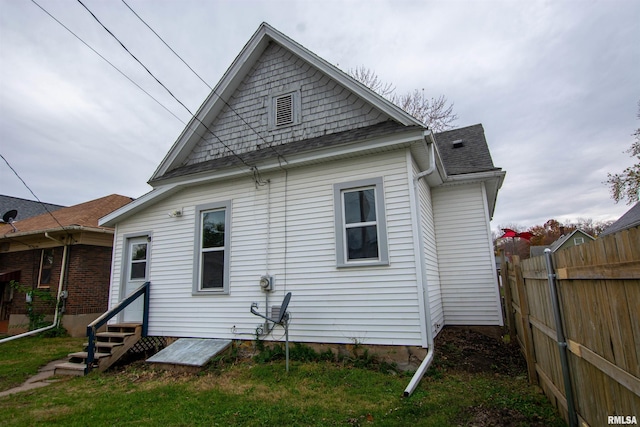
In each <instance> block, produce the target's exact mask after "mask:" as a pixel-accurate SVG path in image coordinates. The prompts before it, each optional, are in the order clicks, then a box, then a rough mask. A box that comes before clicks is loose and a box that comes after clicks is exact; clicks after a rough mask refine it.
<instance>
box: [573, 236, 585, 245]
mask: <svg viewBox="0 0 640 427" xmlns="http://www.w3.org/2000/svg"><path fill="white" fill-rule="evenodd" d="M583 243H584V237H574V238H573V244H574V245H576V246H578V245H581V244H583Z"/></svg>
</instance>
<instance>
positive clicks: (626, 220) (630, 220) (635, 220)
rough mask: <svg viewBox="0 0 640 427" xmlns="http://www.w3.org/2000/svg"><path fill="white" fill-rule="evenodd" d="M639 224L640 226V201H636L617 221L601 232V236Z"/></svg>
mask: <svg viewBox="0 0 640 427" xmlns="http://www.w3.org/2000/svg"><path fill="white" fill-rule="evenodd" d="M638 226H640V202H638V203H636V204H635V205H634V206H633V207H632V208H631V209H629V210H628V211H627V212H626V213H625V214H624V215H622V216H621V217H620V219H618V220H617V221H616V222H614V223H613V224H611V225H610V226H609V227H607V228H605V230H604V231H603V232H602V233H600V236H599V237H602V236H606V235H608V234H613V233H617V232H618V231H622V230H626V229H628V228H633V227H638Z"/></svg>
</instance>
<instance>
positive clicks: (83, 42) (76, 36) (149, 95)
mask: <svg viewBox="0 0 640 427" xmlns="http://www.w3.org/2000/svg"><path fill="white" fill-rule="evenodd" d="M31 2H32V3H34V4H35V5H36V6H38V7H39V8H40V9H41V10H42V11H43V12H45V13H46V14H47V15H49V17H50V18H51V19H53V20H54V21H55V22H57V23H58V24H59V25H60V26H61V27H62V28H64V29H65V30H67V31H68V32H69V33H71V34H72V35H73V36H74V37H75V38H76V39H78V40H79V41H80V42H82V44H84V45H85V46H86V47H88V48H89V49H91V51H92V52H93V53H95V54H96V55H98V56H99V57H100V58H101V59H102V60H103V61H105V62H106V63H107V64H109V65H110V66H111V67H112V68H114V69H115V70H116V71H117V72H119V73H120V74H121V75H122V76H124V77H125V78H126V79H127V80H129V81H130V82H131V83H133V84H134V85H135V86H136V87H137V88H138V89H140V90H141V91H142V92H143V93H144V94H146V95H147V96H148V97H149V98H151V99H153V100H154V101H155V102H156V103H157V104H158V105H160V106H161V107H162V108H164V109H165V110H166V111H167V112H168V113H169V114H171V115H172V116H173V117H175V118H176V119H177V120H178V121H179V122H180V123H182V124H184V125H185V126H187V127H189V125H188V124H187V123H185V122H184V121H183V120H182V119H181V118H180V117H178V116H177V115H176V114H174V113H173V112H172V111H171V110H169V109H168V108H167V107H166V106H165V105H164V104H162V103H161V102H160V101H158V100H157V99H156V98H154V97H153V96H152V95H151V94H150V93H149V92H147V91H146V90H144V89H143V88H142V87H141V86H140V85H139V84H138V83H136V82H135V81H134V80H133V79H131V78H130V77H129V76H128V75H126V74H125V73H124V72H123V71H121V70H120V69H119V68H118V67H116V66H115V65H114V64H113V63H112V62H110V61H109V60H108V59H107V58H105V57H104V56H103V55H101V54H100V52H98V51H97V50H95V49H94V48H93V47H92V46H91V45H89V44H88V43H87V42H86V41H84V40H83V39H82V38H81V37H80V36H78V35H77V34H76V33H74V32H73V31H72V30H71V29H69V27H67V26H66V25H64V24H63V23H62V22H61V21H60V20H58V19H57V18H56V17H55V16H53V15H52V14H51V13H50V12H49V11H48V10H46V9H45V8H44V7H42V6H41V5H40V4H38V3H37V2H36V1H35V0H31ZM205 127H206V126H205ZM192 130H193V132H194V133H195V134H196V135H198V136H199V137H200V138H202V139H204V136H203V135H201V134H200V133H199V132H198V131H197V129H192ZM207 130H209V129H208V128H207ZM209 132H211V130H209ZM211 134H212V135H213V136H215V137H216V138H218V137H217V136H216V135H215V134H214V133H213V132H211ZM218 139H219V138H218ZM220 142H221V143H222V144H223V145H225V144H224V143H223V142H222V141H220ZM225 146H226V145H225ZM241 170H242V169H241ZM242 171H243V173H245V174H247V173H246V172H245V171H244V170H242Z"/></svg>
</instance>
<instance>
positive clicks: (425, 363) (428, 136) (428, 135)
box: [403, 131, 436, 397]
mask: <svg viewBox="0 0 640 427" xmlns="http://www.w3.org/2000/svg"><path fill="white" fill-rule="evenodd" d="M424 140H425V143H426V144H427V145H428V146H429V147H430V148H431V152H430V156H429V163H430V165H429V167H428V168H427V170H425V171H422V172H420V173H419V174H418V175H416V176H415V177H414V178H413V201H414V204H415V209H416V211H415V216H414V218H415V219H414V221H416V222H415V223H414V226H415V227H416V230H415V231H416V235H417V236H419V237H418V251H419V254H418V258H419V259H420V271H419V274H420V277H419V278H418V288H419V291H420V295H421V297H422V301H423V303H424V318H425V328H426V335H427V349H428V350H427V355H426V356H425V358H424V359H423V360H422V363H421V364H420V366H419V367H418V370H417V371H416V373H415V374H414V375H413V377H412V378H411V381H410V382H409V384H408V385H407V388H405V390H404V393H403V396H404V397H409V396H411V394H412V393H413V392H414V391H415V389H416V387H418V384H419V383H420V380H422V377H424V374H425V373H426V372H427V369H429V366H431V363H432V362H433V359H434V356H435V343H434V338H433V324H432V323H431V310H430V309H429V301H428V298H427V301H425V298H424V295H425V293H427V295H428V289H427V288H425V284H426V277H427V266H426V263H425V259H424V243H423V241H422V233H420V232H419V227H420V224H419V222H418V218H420V213H421V212H420V197H419V196H420V194H419V192H418V182H419V181H420V180H421V179H422V178H424V177H426V176H429V175H431V174H432V173H433V172H434V171H435V170H436V160H435V141H434V140H433V133H432V132H431V131H426V132H425V133H424Z"/></svg>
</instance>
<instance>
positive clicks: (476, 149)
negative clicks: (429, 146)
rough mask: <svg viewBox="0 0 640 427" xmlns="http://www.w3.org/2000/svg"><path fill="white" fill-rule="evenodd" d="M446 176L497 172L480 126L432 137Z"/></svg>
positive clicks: (454, 130) (441, 133) (450, 131)
mask: <svg viewBox="0 0 640 427" xmlns="http://www.w3.org/2000/svg"><path fill="white" fill-rule="evenodd" d="M434 139H435V141H436V146H437V147H438V152H439V153H440V157H441V158H442V163H443V164H444V168H445V171H446V172H447V175H460V174H466V173H476V172H488V171H497V170H501V168H497V167H495V166H494V165H493V160H492V159H491V154H490V153H489V146H488V145H487V140H486V139H485V136H484V128H483V127H482V125H481V124H476V125H472V126H467V127H464V128H459V129H453V130H449V131H445V132H440V133H437V134H435V135H434Z"/></svg>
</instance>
